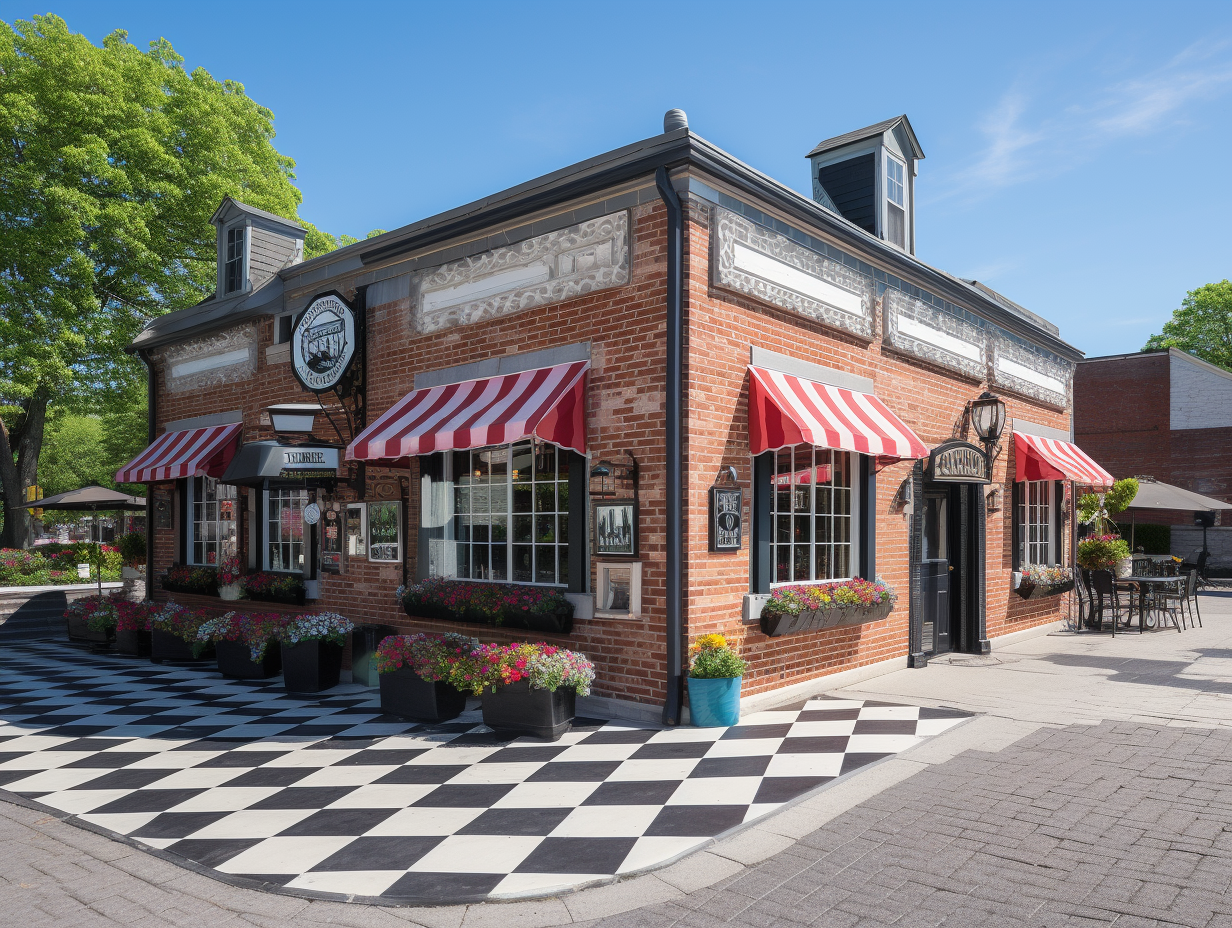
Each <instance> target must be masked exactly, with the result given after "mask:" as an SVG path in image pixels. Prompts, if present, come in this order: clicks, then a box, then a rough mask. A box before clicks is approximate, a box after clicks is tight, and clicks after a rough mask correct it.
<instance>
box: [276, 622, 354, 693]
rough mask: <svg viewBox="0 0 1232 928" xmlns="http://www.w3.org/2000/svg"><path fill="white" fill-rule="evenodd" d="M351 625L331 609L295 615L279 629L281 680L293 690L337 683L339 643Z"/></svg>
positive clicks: (314, 690)
mask: <svg viewBox="0 0 1232 928" xmlns="http://www.w3.org/2000/svg"><path fill="white" fill-rule="evenodd" d="M354 627H355V626H354V625H353V624H352V623H351V620H350V619H347V618H344V617H343V616H340V615H338V614H337V613H333V612H322V613H319V614H317V615H297V616H296V617H295V618H293V619H291V620H290V621H288V622H287V623H286V624H284V625H283V626H282V628H280V629H279V632H278V639H279V641H280V642H281V643H282V681H283V685H284V686H286V688H287V689H289V690H292V691H293V692H297V693H319V692H321V690H327V689H330V688H331V687H334V686H337V685H338V678H339V676H340V675H341V673H342V647H343V645H344V644H345V642H346V636H347V635H349V634H350V633H351V630H352V629H353V628H354Z"/></svg>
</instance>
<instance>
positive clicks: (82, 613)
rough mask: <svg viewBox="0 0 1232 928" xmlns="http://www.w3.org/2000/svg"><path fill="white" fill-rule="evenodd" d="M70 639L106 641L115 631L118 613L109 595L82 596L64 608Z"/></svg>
mask: <svg viewBox="0 0 1232 928" xmlns="http://www.w3.org/2000/svg"><path fill="white" fill-rule="evenodd" d="M64 618H65V621H66V622H67V624H68V636H69V638H70V639H78V640H84V641H100V642H101V641H106V640H107V639H108V637H110V636H111V635H112V634H114V632H115V628H116V623H117V621H118V620H119V613H118V612H117V610H116V603H115V600H113V599H112V598H111V597H110V596H83V597H82V598H81V599H75V600H73V601H72V602H71V603H69V604H68V607H67V608H66V609H65V610H64Z"/></svg>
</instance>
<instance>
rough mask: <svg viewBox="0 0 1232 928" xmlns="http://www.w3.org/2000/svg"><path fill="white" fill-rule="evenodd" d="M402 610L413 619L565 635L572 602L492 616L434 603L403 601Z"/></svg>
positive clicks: (570, 626)
mask: <svg viewBox="0 0 1232 928" xmlns="http://www.w3.org/2000/svg"><path fill="white" fill-rule="evenodd" d="M402 610H403V611H404V612H405V613H406V614H407V615H408V616H410V617H411V618H413V619H437V620H440V621H444V622H462V623H464V624H466V625H487V626H491V627H493V628H520V629H525V630H526V631H531V632H543V633H544V634H549V635H568V634H570V633H572V631H573V604H572V603H570V604H569V606H568V608H567V609H562V610H561V611H560V612H540V613H535V612H506V613H503V614H502V615H501V616H500V617H499V618H492V617H491V616H487V615H484V614H483V613H481V612H476V611H474V610H472V609H466V610H464V611H462V612H453V611H451V610H449V609H446V608H444V607H442V606H438V605H436V604H434V603H406V602H403V604H402Z"/></svg>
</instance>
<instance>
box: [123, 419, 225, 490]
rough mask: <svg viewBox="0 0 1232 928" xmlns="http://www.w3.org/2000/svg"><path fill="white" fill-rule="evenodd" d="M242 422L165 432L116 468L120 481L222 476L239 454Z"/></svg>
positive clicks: (142, 481)
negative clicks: (236, 451)
mask: <svg viewBox="0 0 1232 928" xmlns="http://www.w3.org/2000/svg"><path fill="white" fill-rule="evenodd" d="M243 427H244V426H243V424H242V423H240V422H232V423H231V424H229V425H211V426H208V427H206V428H203V429H185V430H184V431H181V432H164V433H163V434H162V435H160V436H159V437H158V438H156V439H155V440H154V443H153V444H152V445H150V446H149V447H148V448H146V449H145V450H144V451H142V452H141V453H140V454H139V455H137V456H136V457H135V458H133V459H132V460H131V461H129V462H128V463H127V464H125V465H124V466H123V467H121V468H120V469H119V470H118V471H116V477H115V479H116V483H152V482H154V481H158V480H179V479H180V478H181V477H201V476H208V477H221V476H222V475H223V472H224V471H225V470H226V469H227V465H228V464H230V463H231V459H232V458H233V457H235V449H236V448H237V447H238V445H239V438H240V431H241V430H242V429H243Z"/></svg>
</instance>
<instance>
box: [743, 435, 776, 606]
mask: <svg viewBox="0 0 1232 928" xmlns="http://www.w3.org/2000/svg"><path fill="white" fill-rule="evenodd" d="M773 479H774V452H773V451H766V452H764V453H762V454H759V455H758V456H757V457H755V458H753V505H752V509H753V531H752V544H750V545H749V592H750V593H769V592H770V570H771V564H770V532H771V526H770V482H771V481H772V480H773Z"/></svg>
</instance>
